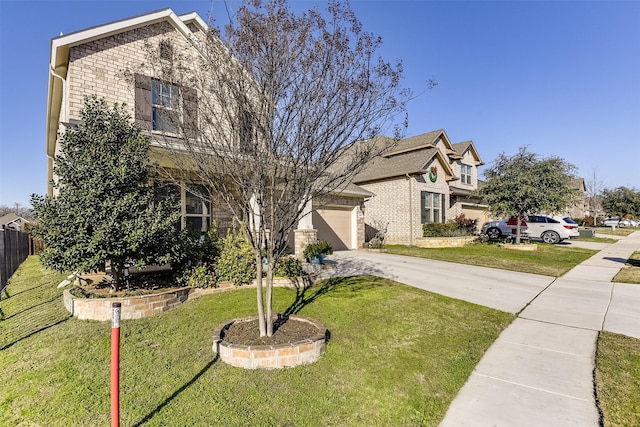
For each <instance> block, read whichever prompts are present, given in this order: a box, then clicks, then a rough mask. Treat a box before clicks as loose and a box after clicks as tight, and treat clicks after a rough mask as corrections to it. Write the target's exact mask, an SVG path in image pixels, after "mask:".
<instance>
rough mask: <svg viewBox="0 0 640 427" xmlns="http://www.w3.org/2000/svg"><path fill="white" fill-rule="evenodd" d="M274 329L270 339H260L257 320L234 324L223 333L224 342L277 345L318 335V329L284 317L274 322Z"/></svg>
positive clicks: (309, 324)
mask: <svg viewBox="0 0 640 427" xmlns="http://www.w3.org/2000/svg"><path fill="white" fill-rule="evenodd" d="M274 329H275V332H274V333H273V335H272V336H271V337H261V336H260V329H259V327H258V319H255V320H250V321H247V322H235V323H234V324H233V325H231V326H230V327H229V329H228V330H227V331H226V332H225V334H224V340H225V341H226V342H229V343H232V344H240V345H278V344H290V343H294V342H297V341H301V340H304V339H307V338H310V337H312V336H314V335H316V334H317V333H318V328H317V327H315V326H314V325H312V324H311V323H308V322H305V321H300V320H296V319H291V318H286V317H285V318H282V320H279V321H276V322H274Z"/></svg>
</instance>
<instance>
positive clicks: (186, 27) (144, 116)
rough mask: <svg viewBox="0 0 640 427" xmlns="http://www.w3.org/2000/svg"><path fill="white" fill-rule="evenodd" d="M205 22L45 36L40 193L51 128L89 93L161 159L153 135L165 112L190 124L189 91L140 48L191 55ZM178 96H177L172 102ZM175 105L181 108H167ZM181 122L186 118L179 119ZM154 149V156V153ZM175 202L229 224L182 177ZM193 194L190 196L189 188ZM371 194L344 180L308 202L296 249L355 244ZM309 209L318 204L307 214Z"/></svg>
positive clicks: (185, 213)
mask: <svg viewBox="0 0 640 427" xmlns="http://www.w3.org/2000/svg"><path fill="white" fill-rule="evenodd" d="M207 31H208V27H207V25H206V23H205V22H204V21H203V20H202V19H201V18H200V16H198V15H197V14H196V13H189V14H186V15H180V16H178V15H176V14H175V13H174V12H173V11H172V10H171V9H164V10H159V11H156V12H151V13H148V14H145V15H140V16H136V17H132V18H128V19H124V20H121V21H116V22H112V23H108V24H105V25H100V26H97V27H93V28H89V29H86V30H82V31H78V32H74V33H71V34H67V35H62V36H60V37H55V38H53V39H52V40H51V58H50V70H49V90H48V100H47V128H46V153H47V157H48V162H49V165H48V167H49V172H48V182H49V188H48V194H49V195H54V187H53V186H52V183H53V182H54V180H55V179H56V177H55V176H54V174H53V162H54V158H55V156H56V155H57V154H59V152H60V147H59V144H58V141H59V140H58V137H59V134H60V133H62V132H64V130H65V128H66V127H67V126H69V125H72V124H74V123H78V121H79V120H80V115H79V113H80V110H81V109H82V107H83V105H84V101H83V100H84V97H85V96H87V95H93V94H95V95H97V96H99V97H103V98H105V99H106V100H107V103H108V104H113V103H115V102H118V103H122V102H124V103H126V104H127V105H128V106H129V108H130V110H131V116H132V117H135V121H136V123H137V124H138V125H139V126H140V127H141V128H142V129H143V130H144V131H145V132H146V133H147V134H148V135H150V136H151V138H152V153H151V154H152V158H154V159H155V161H158V162H161V161H162V159H161V158H162V155H161V154H160V151H161V150H160V145H161V144H160V143H159V141H160V138H161V135H162V134H165V133H167V132H171V129H169V128H167V126H170V123H171V121H170V120H163V118H166V117H167V115H173V114H178V115H179V116H180V117H182V118H183V120H184V121H185V122H184V123H185V125H193V126H197V124H198V123H197V121H198V116H197V113H196V111H197V108H196V107H197V104H196V103H197V102H198V99H197V96H194V95H195V94H194V91H193V89H191V88H187V87H182V88H180V87H176V86H174V85H172V84H170V83H167V82H164V81H161V80H159V79H158V78H156V77H157V76H154V73H153V72H152V71H151V70H150V69H148V68H145V67H143V66H138V68H136V69H135V70H133V71H132V70H131V67H132V64H143V63H144V62H145V61H146V56H145V52H146V46H153V47H155V48H157V49H158V50H159V52H160V54H161V55H162V52H163V51H180V52H182V53H184V52H192V53H193V54H194V55H197V54H199V50H198V41H199V40H200V39H201V38H203V37H205V35H206V34H207ZM174 98H179V102H174V101H175V100H174ZM174 106H180V107H179V108H181V109H182V110H181V111H175V109H174ZM187 121H188V122H187ZM154 155H155V157H154ZM173 191H176V194H177V193H179V197H180V200H181V206H182V207H181V212H182V224H183V226H186V225H187V224H189V225H190V226H191V227H193V228H194V229H195V230H200V231H202V232H204V231H206V230H207V229H208V228H209V227H210V225H211V223H212V221H213V220H215V221H216V222H217V223H218V225H219V226H221V227H220V228H221V229H223V230H224V228H226V227H228V226H229V225H230V222H231V221H230V217H229V215H228V214H227V212H226V209H225V208H224V206H223V205H222V204H221V203H216V201H215V200H211V198H206V197H200V196H201V195H202V194H207V193H208V190H207V189H206V188H203V189H201V190H200V191H197V192H196V191H193V192H191V191H189V189H187V188H186V185H185V183H182V184H181V185H180V188H177V189H175V190H173ZM195 193H198V194H195ZM370 196H371V194H370V193H369V192H368V191H366V190H364V189H362V188H359V187H357V186H355V185H349V186H347V187H345V188H344V189H343V191H342V192H339V193H337V194H335V195H333V196H331V197H327V198H325V199H324V200H323V203H322V204H321V205H320V204H318V203H316V202H314V205H313V206H312V207H309V208H308V212H309V215H307V216H306V217H305V218H303V219H302V220H301V221H300V223H299V224H298V229H297V230H295V236H291V241H290V246H292V247H295V251H296V253H299V252H301V250H302V248H303V247H304V245H305V244H306V243H307V242H309V241H315V240H316V239H326V240H327V241H329V242H330V243H331V244H332V245H333V246H334V248H335V249H336V250H340V249H354V248H358V247H362V243H363V242H364V220H363V215H362V210H361V207H362V205H363V202H364V199H365V198H366V197H370ZM320 207H321V209H320ZM314 208H318V209H317V210H315V211H314V212H313V213H312V212H311V211H312V210H313V209H314Z"/></svg>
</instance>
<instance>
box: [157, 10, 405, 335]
mask: <svg viewBox="0 0 640 427" xmlns="http://www.w3.org/2000/svg"><path fill="white" fill-rule="evenodd" d="M326 12H327V13H324V12H321V11H320V10H318V9H317V8H316V9H312V10H309V11H307V12H306V13H303V14H300V15H296V14H294V13H292V12H291V11H290V10H289V9H288V4H287V2H286V0H271V1H266V2H263V1H261V0H252V1H249V2H247V4H246V6H243V7H242V8H240V10H239V11H238V13H237V14H236V21H235V22H233V23H231V24H229V25H228V26H227V27H226V28H225V31H224V33H222V32H221V31H219V30H212V31H211V32H210V33H209V34H208V35H207V37H206V39H203V40H200V42H199V43H196V46H197V51H198V54H197V55H189V54H186V53H184V52H177V51H176V50H175V49H174V50H173V51H170V50H169V54H167V49H165V51H164V52H163V51H162V50H163V49H162V46H160V47H159V48H155V47H153V46H149V52H150V64H151V65H152V66H153V68H154V72H155V73H156V75H157V76H159V78H160V79H162V80H163V81H166V82H170V83H171V85H174V87H176V88H179V89H180V90H181V91H182V102H183V106H182V108H183V110H184V111H185V112H186V113H187V114H185V115H184V116H183V118H182V119H181V120H175V119H176V116H170V117H169V118H170V119H171V121H172V123H173V124H172V126H173V128H174V129H173V131H174V133H177V134H179V135H180V137H179V138H171V139H169V138H166V139H165V140H164V142H163V147H164V148H165V150H166V153H167V155H168V156H169V157H170V158H171V162H172V163H173V168H168V169H167V170H166V172H167V173H168V174H171V175H172V177H173V178H174V179H175V178H180V179H182V180H188V181H189V182H192V183H194V184H195V183H205V184H207V186H208V187H209V188H211V189H212V191H213V196H214V199H218V200H220V201H222V202H223V203H224V205H225V207H226V209H227V210H228V211H229V212H230V213H231V214H232V215H233V217H234V218H235V219H236V220H237V221H238V222H239V224H240V225H241V227H242V229H243V231H244V233H245V234H246V237H247V239H248V240H249V241H250V243H251V245H252V247H253V250H254V254H255V259H256V266H257V269H256V270H257V271H256V279H257V284H258V286H257V305H258V314H259V323H260V335H261V336H271V334H272V333H273V324H272V322H273V313H272V284H273V276H272V272H273V267H274V265H275V262H276V259H277V258H278V257H279V256H280V255H281V254H283V252H284V250H285V247H286V242H287V239H288V234H289V233H290V232H291V231H292V230H293V229H294V228H295V227H296V224H297V223H298V221H299V220H300V219H301V218H302V217H303V216H304V215H308V214H310V212H309V209H308V206H309V204H310V203H311V200H312V199H316V200H318V199H321V198H322V197H323V196H326V195H328V194H330V193H332V192H335V191H338V190H340V189H341V188H344V187H345V186H346V185H348V184H349V183H350V181H351V180H352V178H353V177H354V176H355V175H356V174H357V173H358V172H359V171H360V170H362V168H363V167H364V166H365V165H366V164H367V163H368V162H370V161H371V160H372V159H373V158H374V157H376V156H378V155H380V154H381V153H382V152H384V151H385V150H387V149H390V148H392V146H393V145H394V144H395V142H396V141H397V140H398V139H399V138H400V137H401V135H402V133H403V131H404V129H405V128H406V125H407V118H406V110H405V102H406V101H407V100H408V99H409V96H410V93H409V91H407V90H404V89H402V88H401V85H400V79H401V74H402V64H401V62H399V61H398V62H397V63H393V64H392V63H389V62H386V61H384V60H383V59H382V58H380V57H378V55H377V53H376V51H377V50H378V48H379V46H380V44H381V39H380V38H378V37H375V36H374V35H372V34H371V33H368V32H366V31H364V30H363V29H362V25H361V23H360V22H359V21H358V19H357V18H356V17H355V15H354V13H353V11H352V10H351V9H350V8H349V7H348V5H345V4H342V3H341V2H339V1H331V2H329V5H328V8H327V11H326ZM223 34H224V35H223ZM382 133H390V134H392V135H393V136H391V137H377V136H376V135H380V134H382ZM263 254H264V256H266V259H267V264H268V270H267V272H266V285H265V287H266V294H264V295H263V281H262V276H263V271H262V262H261V260H262V257H263Z"/></svg>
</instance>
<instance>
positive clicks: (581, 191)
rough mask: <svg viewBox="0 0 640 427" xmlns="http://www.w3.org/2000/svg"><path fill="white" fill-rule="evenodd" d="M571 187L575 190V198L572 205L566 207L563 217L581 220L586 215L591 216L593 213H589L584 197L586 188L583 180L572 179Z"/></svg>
mask: <svg viewBox="0 0 640 427" xmlns="http://www.w3.org/2000/svg"><path fill="white" fill-rule="evenodd" d="M571 187H572V188H574V189H575V190H576V193H577V197H576V199H575V200H574V202H573V204H572V205H570V206H567V209H566V210H565V212H563V213H564V215H567V216H570V217H571V218H577V219H583V218H584V217H586V216H587V213H589V214H591V215H592V216H593V213H591V212H590V209H589V203H588V201H587V197H586V192H587V187H586V184H585V182H584V178H573V181H572V183H571Z"/></svg>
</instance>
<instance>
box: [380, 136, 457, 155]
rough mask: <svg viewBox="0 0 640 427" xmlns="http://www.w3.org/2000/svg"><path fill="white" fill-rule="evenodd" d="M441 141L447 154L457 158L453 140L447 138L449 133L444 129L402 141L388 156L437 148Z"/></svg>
mask: <svg viewBox="0 0 640 427" xmlns="http://www.w3.org/2000/svg"><path fill="white" fill-rule="evenodd" d="M439 139H440V140H442V142H443V143H444V145H445V151H446V154H447V155H448V156H449V155H451V156H454V157H456V156H457V152H456V151H455V150H454V148H453V145H452V144H451V140H450V139H449V137H448V136H447V133H446V132H445V131H444V129H438V130H434V131H431V132H427V133H423V134H420V135H415V136H410V137H409V138H405V139H402V140H400V141H399V142H398V144H397V145H396V146H395V147H394V149H393V150H391V151H390V152H388V153H387V154H386V156H395V155H398V154H402V153H405V152H407V151H413V150H418V149H420V148H426V147H435V146H436V144H437V142H438V140H439Z"/></svg>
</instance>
